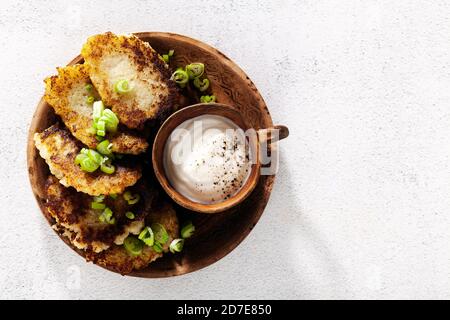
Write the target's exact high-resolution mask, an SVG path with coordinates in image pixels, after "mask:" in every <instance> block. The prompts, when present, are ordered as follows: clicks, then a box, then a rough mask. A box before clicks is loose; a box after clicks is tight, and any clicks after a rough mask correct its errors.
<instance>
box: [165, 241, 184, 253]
mask: <svg viewBox="0 0 450 320" xmlns="http://www.w3.org/2000/svg"><path fill="white" fill-rule="evenodd" d="M183 246H184V239H174V240H172V242H171V243H170V246H169V250H170V252H172V253H176V252H181V250H183Z"/></svg>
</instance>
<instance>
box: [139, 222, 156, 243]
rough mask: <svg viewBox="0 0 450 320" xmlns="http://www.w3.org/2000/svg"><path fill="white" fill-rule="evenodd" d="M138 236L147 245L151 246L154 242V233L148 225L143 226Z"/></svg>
mask: <svg viewBox="0 0 450 320" xmlns="http://www.w3.org/2000/svg"><path fill="white" fill-rule="evenodd" d="M138 238H139V239H140V240H142V242H144V243H145V244H146V245H148V246H149V247H151V246H153V245H154V243H155V235H154V234H153V230H152V229H151V228H150V227H145V228H144V229H143V230H142V231H141V233H139V236H138Z"/></svg>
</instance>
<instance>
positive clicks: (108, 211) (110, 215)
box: [98, 207, 116, 224]
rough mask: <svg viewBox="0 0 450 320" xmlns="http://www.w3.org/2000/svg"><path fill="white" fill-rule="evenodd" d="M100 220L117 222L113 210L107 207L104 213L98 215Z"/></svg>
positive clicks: (111, 222) (110, 222)
mask: <svg viewBox="0 0 450 320" xmlns="http://www.w3.org/2000/svg"><path fill="white" fill-rule="evenodd" d="M98 219H99V220H100V222H107V223H109V224H114V223H116V219H115V218H114V217H113V212H112V210H111V209H110V208H108V207H106V208H105V209H104V210H103V212H102V214H101V215H100V216H99V217H98Z"/></svg>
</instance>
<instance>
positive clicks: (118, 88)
mask: <svg viewBox="0 0 450 320" xmlns="http://www.w3.org/2000/svg"><path fill="white" fill-rule="evenodd" d="M131 90H132V88H131V86H130V84H129V82H128V81H127V80H125V79H122V80H119V81H117V82H116V83H115V84H114V91H115V92H117V93H118V94H125V93H128V92H130V91H131Z"/></svg>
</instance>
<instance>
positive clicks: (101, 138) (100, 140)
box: [95, 135, 105, 142]
mask: <svg viewBox="0 0 450 320" xmlns="http://www.w3.org/2000/svg"><path fill="white" fill-rule="evenodd" d="M95 139H96V140H97V141H98V142H102V141H103V139H105V138H103V137H100V136H97V135H96V136H95Z"/></svg>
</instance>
